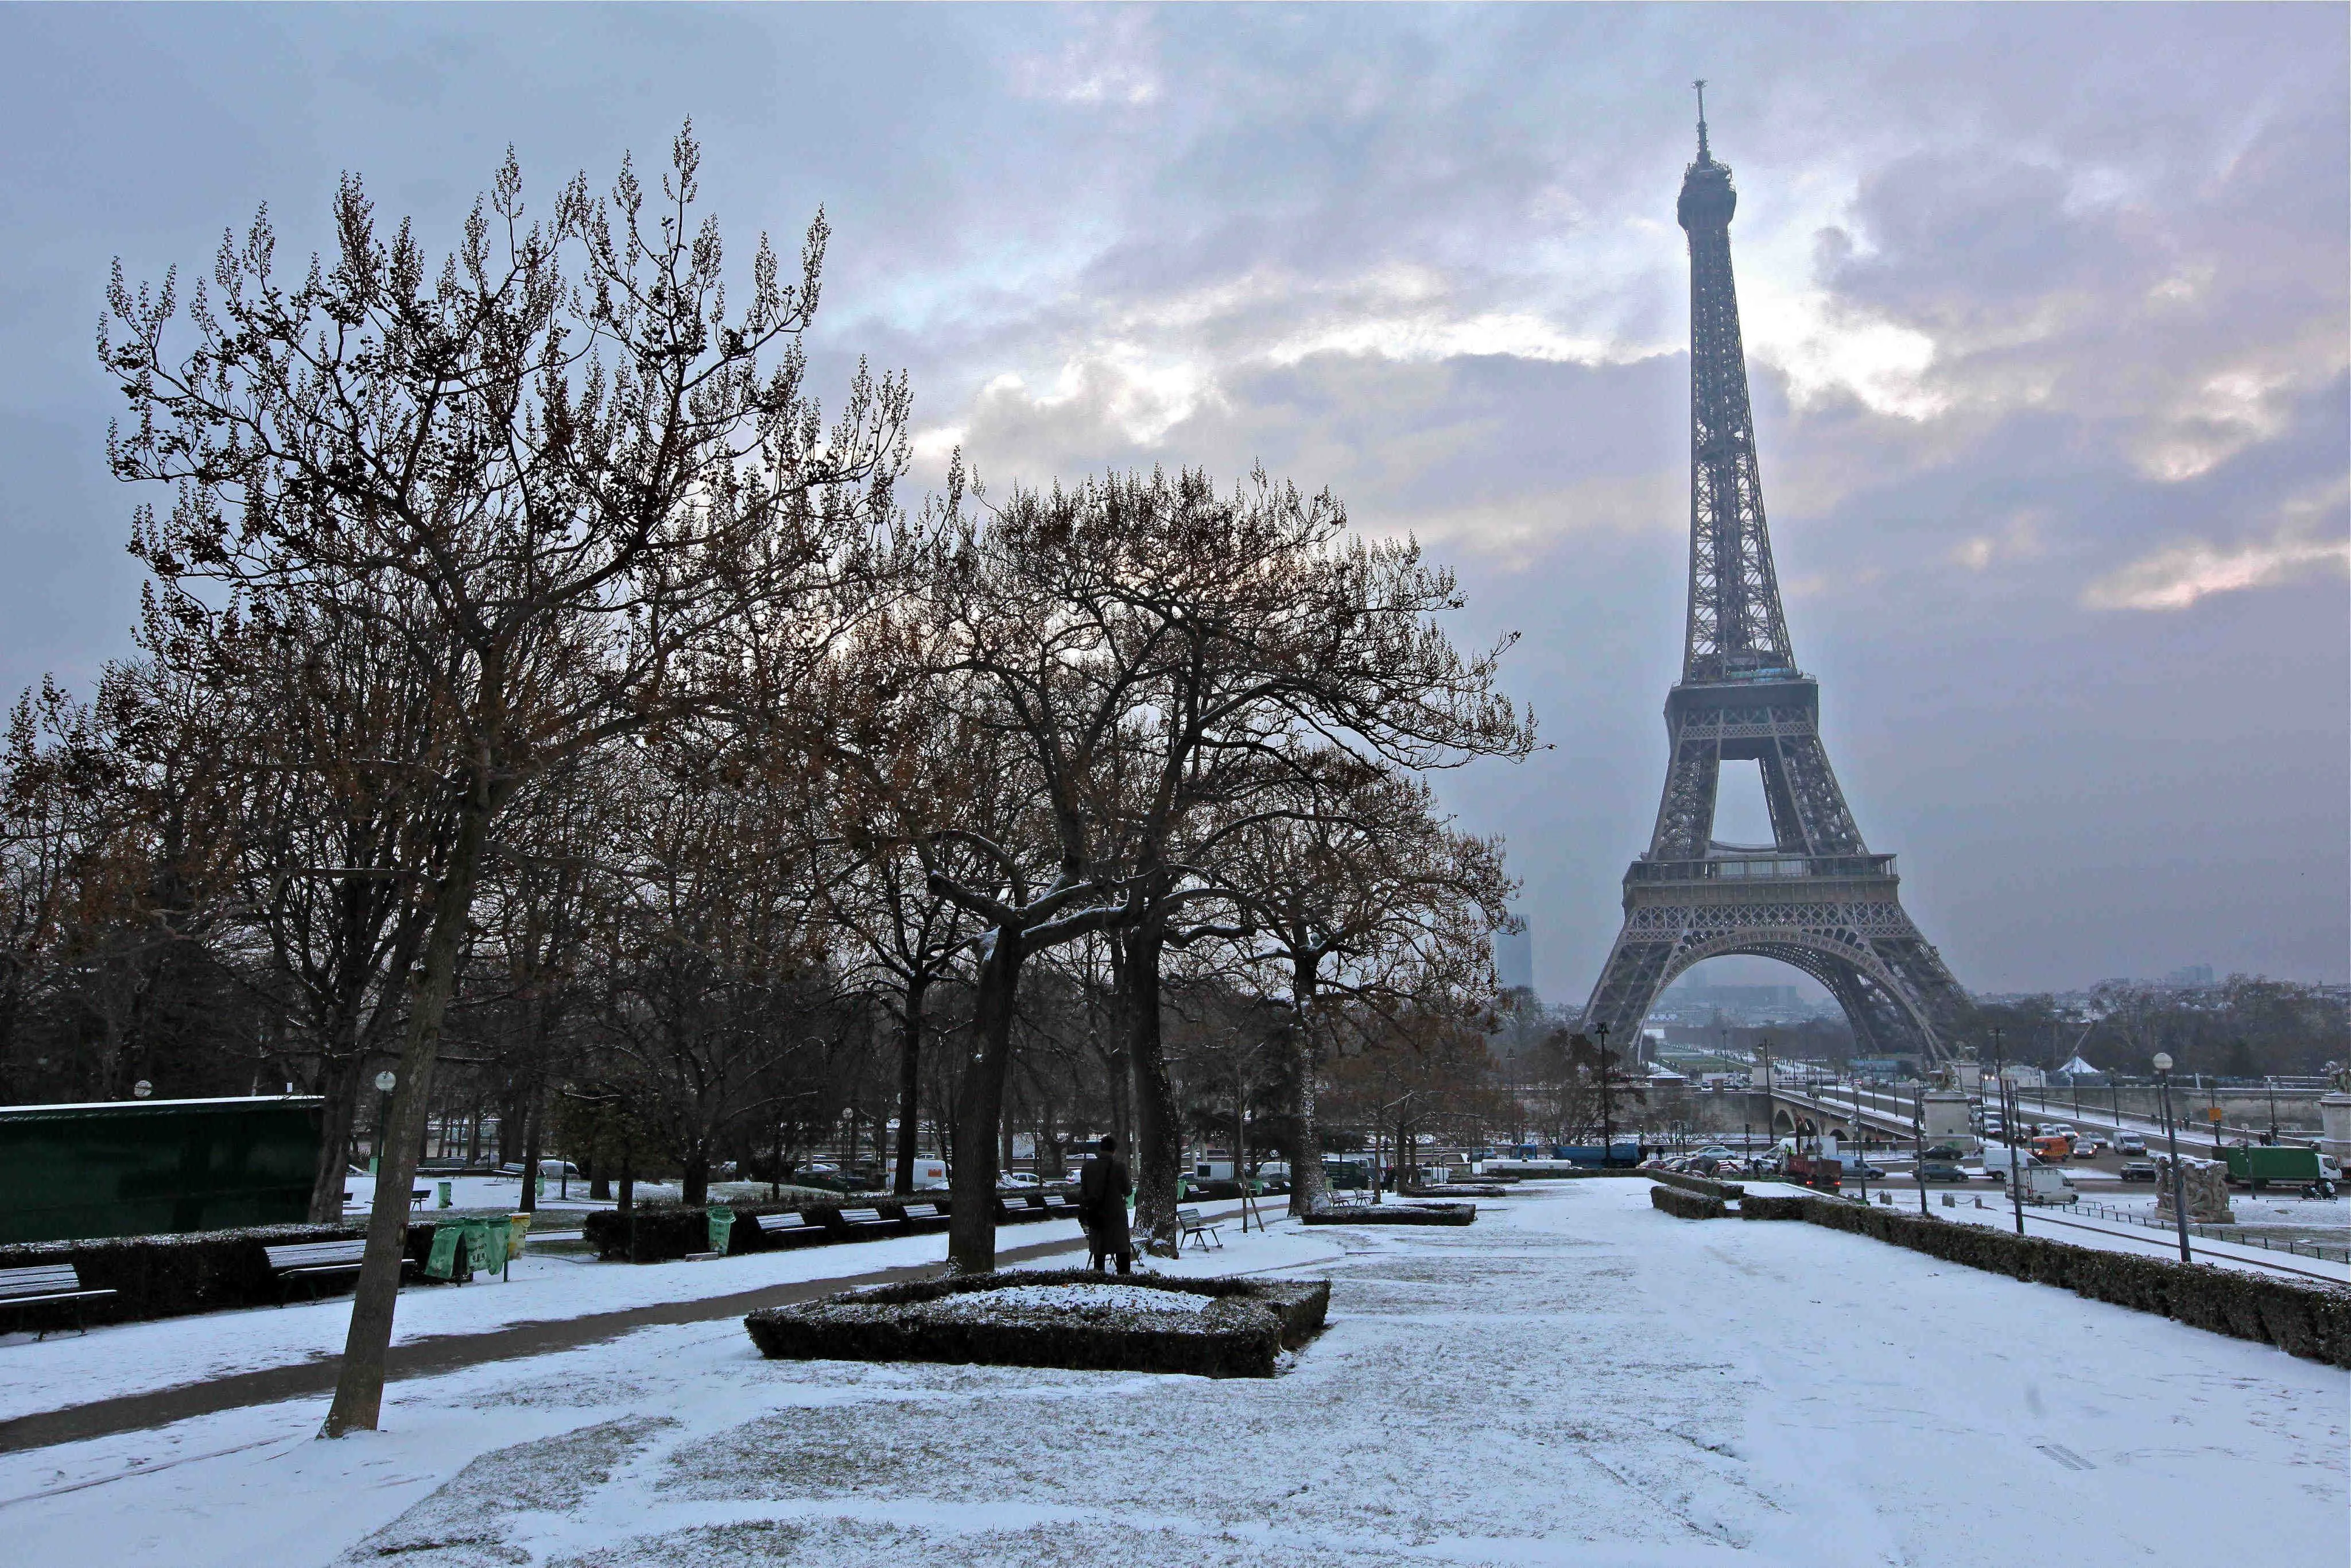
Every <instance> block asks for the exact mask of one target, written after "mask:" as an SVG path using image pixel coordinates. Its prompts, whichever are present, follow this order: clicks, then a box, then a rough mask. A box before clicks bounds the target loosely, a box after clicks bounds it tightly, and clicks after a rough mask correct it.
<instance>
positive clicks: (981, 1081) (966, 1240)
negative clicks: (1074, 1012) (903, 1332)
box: [947, 925, 1028, 1274]
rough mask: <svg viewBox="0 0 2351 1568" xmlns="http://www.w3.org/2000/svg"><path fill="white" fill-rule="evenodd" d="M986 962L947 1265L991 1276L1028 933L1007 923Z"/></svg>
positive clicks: (951, 1179)
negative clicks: (1000, 1144) (999, 1142)
mask: <svg viewBox="0 0 2351 1568" xmlns="http://www.w3.org/2000/svg"><path fill="white" fill-rule="evenodd" d="M993 937H994V940H993V942H992V944H991V945H990V946H989V948H988V951H987V958H986V959H985V960H984V961H983V962H982V963H981V965H980V967H979V992H978V995H977V997H976V998H974V1000H973V1005H972V1019H971V1057H970V1060H968V1061H966V1062H965V1063H964V1068H963V1087H962V1091H961V1092H959V1093H958V1094H957V1095H956V1117H955V1134H956V1138H955V1157H954V1159H953V1160H952V1162H951V1163H950V1164H949V1165H948V1166H947V1192H948V1194H949V1196H950V1197H953V1198H954V1200H955V1214H954V1217H953V1218H951V1219H950V1220H949V1221H948V1223H947V1270H948V1272H950V1273H955V1274H985V1273H987V1272H988V1271H989V1270H992V1269H994V1268H995V1267H996V1178H997V1176H998V1171H997V1168H996V1136H995V1129H996V1128H997V1126H998V1124H1000V1123H1001V1122H1002V1121H1003V1119H1004V1082H1005V1080H1006V1078H1008V1076H1009V1075H1010V1071H1011V1067H1012V1019H1013V1010H1014V1006H1015V1003H1016V1002H1017V1001H1018V999H1019V998H1018V991H1019V985H1020V963H1021V960H1022V959H1023V958H1024V957H1026V956H1028V955H1027V953H1026V950H1025V949H1024V948H1023V946H1022V939H1021V934H1020V933H1019V932H1018V931H1016V930H1014V929H1012V928H1011V927H1009V926H1003V925H999V926H998V927H997V928H996V930H995V932H994V933H993Z"/></svg>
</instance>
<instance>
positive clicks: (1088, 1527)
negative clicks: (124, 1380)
mask: <svg viewBox="0 0 2351 1568" xmlns="http://www.w3.org/2000/svg"><path fill="white" fill-rule="evenodd" d="M1480 1208H1481V1212H1480V1214H1479V1220H1478V1223H1477V1224H1476V1225H1474V1226H1472V1227H1469V1228H1465V1229H1451V1228H1446V1229H1435V1228H1431V1229H1412V1230H1393V1229H1391V1230H1375V1229H1372V1228H1361V1229H1355V1228H1346V1227H1331V1228H1316V1229H1314V1230H1312V1231H1306V1232H1301V1231H1299V1230H1296V1229H1294V1228H1291V1227H1290V1226H1289V1225H1288V1224H1287V1223H1280V1224H1277V1226H1276V1227H1275V1228H1274V1230H1273V1232H1272V1234H1271V1235H1270V1236H1263V1237H1260V1236H1255V1235H1252V1236H1250V1237H1249V1238H1246V1239H1244V1238H1241V1237H1240V1236H1238V1234H1237V1233H1235V1232H1233V1231H1231V1230H1229V1229H1228V1232H1227V1237H1228V1241H1229V1242H1230V1245H1229V1247H1228V1249H1226V1251H1225V1252H1223V1253H1222V1254H1217V1253H1210V1254H1208V1255H1207V1256H1206V1257H1187V1258H1186V1259H1185V1260H1184V1261H1183V1263H1182V1265H1181V1268H1182V1269H1183V1270H1184V1271H1186V1272H1192V1271H1195V1270H1197V1271H1203V1272H1207V1271H1217V1270H1230V1271H1242V1270H1264V1271H1269V1272H1285V1273H1295V1274H1299V1275H1301V1276H1302V1275H1312V1274H1327V1275H1328V1276H1329V1277H1330V1278H1331V1279H1332V1281H1333V1286H1334V1288H1333V1293H1332V1326H1331V1328H1330V1330H1329V1332H1328V1333H1325V1334H1324V1335H1323V1336H1322V1338H1321V1339H1320V1340H1318V1341H1316V1342H1315V1343H1313V1344H1311V1346H1309V1347H1308V1348H1307V1349H1306V1350H1305V1351H1304V1352H1303V1353H1301V1354H1300V1355H1299V1356H1298V1357H1297V1359H1296V1363H1295V1365H1294V1367H1293V1368H1292V1369H1291V1370H1290V1371H1289V1372H1288V1373H1287V1374H1286V1375H1283V1376H1280V1377H1278V1378H1274V1379H1271V1380H1255V1379H1234V1380H1224V1381H1219V1380H1210V1379H1203V1378H1193V1377H1175V1376H1151V1375H1132V1374H1123V1373H1079V1372H1055V1371H1037V1370H1029V1369H1021V1368H1009V1367H1000V1368H998V1367H955V1366H930V1365H904V1366H893V1365H869V1364H844V1363H823V1362H819V1363H789V1362H766V1361H762V1360H760V1359H759V1358H758V1355H757V1354H755V1353H754V1352H753V1350H752V1348H751V1346H750V1344H749V1342H748V1340H747V1337H746V1336H745V1334H744V1333H743V1332H742V1330H741V1328H740V1326H739V1325H738V1324H736V1323H732V1322H719V1323H697V1324H688V1325H682V1326H678V1327H664V1328H655V1329H647V1330H643V1331H641V1332H639V1333H634V1334H632V1335H630V1336H628V1337H627V1338H626V1339H623V1340H621V1341H617V1342H613V1343H605V1344H600V1345H594V1346H589V1347H585V1348H582V1349H580V1350H576V1351H569V1352H565V1353H562V1354H556V1355H549V1356H545V1357H541V1358H538V1359H535V1360H531V1361H528V1362H520V1363H516V1362H507V1363H501V1364H494V1365H487V1366H482V1367H478V1368H473V1369H469V1370H466V1371H462V1372H457V1373H452V1374H449V1375H444V1376H440V1377H435V1378H431V1379H423V1380H417V1381H413V1382H405V1383H402V1384H399V1385H395V1386H394V1388H393V1390H392V1394H391V1397H390V1400H389V1402H388V1406H387V1409H386V1413H385V1426H386V1429H385V1430H384V1431H383V1432H381V1433H379V1434H371V1435H367V1436H362V1437H350V1438H346V1439H344V1440H343V1441H340V1442H337V1443H326V1442H319V1441H314V1440H312V1438H311V1437H310V1433H311V1432H312V1430H313V1429H314V1428H315V1427H316V1424H317V1421H318V1419H319V1414H320V1410H321V1407H322V1402H319V1401H301V1402H296V1403H290V1404H287V1405H281V1406H266V1407H262V1408H257V1409H247V1410H240V1411H233V1412H228V1413H225V1414H223V1415H219V1416H207V1417H204V1418H202V1419H199V1420H195V1421H190V1422H185V1423H182V1424H180V1425H179V1426H176V1427H171V1428H168V1429H165V1430H162V1431H158V1432H152V1433H143V1434H134V1435H128V1436H123V1437H111V1438H105V1439H100V1440H97V1441H93V1442H89V1443H83V1444H76V1445H72V1446H70V1447H64V1448H47V1449H42V1450H38V1451H37V1452H33V1453H28V1454H16V1455H9V1456H5V1457H0V1518H5V1521H6V1525H7V1528H8V1532H9V1540H10V1542H11V1552H12V1555H13V1556H14V1558H15V1559H16V1560H19V1561H24V1562H26V1563H52V1562H57V1563H69V1562H94V1563H107V1564H109V1568H141V1565H146V1564H168V1565H170V1568H206V1565H210V1564H231V1563H234V1564H235V1565H236V1568H246V1565H247V1564H249V1563H255V1562H266V1563H271V1564H272V1565H273V1568H281V1565H282V1568H308V1565H313V1564H318V1565H324V1564H329V1563H374V1562H380V1561H384V1560H387V1556H386V1554H392V1556H393V1558H394V1559H396V1560H397V1561H400V1562H402V1563H413V1564H417V1565H419V1568H423V1564H428V1563H429V1564H432V1565H434V1568H476V1565H478V1568H490V1565H492V1564H530V1565H545V1568H556V1565H559V1564H560V1565H564V1568H589V1565H591V1564H592V1565H594V1568H656V1565H661V1568H667V1565H672V1564H675V1565H680V1568H683V1565H685V1564H693V1565H695V1568H703V1565H705V1564H724V1565H726V1568H751V1565H755V1564H777V1565H780V1564H784V1563H790V1564H794V1565H795V1568H801V1565H806V1568H823V1565H832V1564H872V1565H875V1568H880V1565H882V1564H888V1565H889V1568H933V1565H945V1564H980V1563H988V1564H994V1563H1019V1564H1029V1563H1037V1564H1078V1563H1085V1564H1096V1563H1120V1564H1123V1563H1136V1564H1163V1563H1164V1564H1214V1565H1217V1568H1244V1565H1247V1568H1262V1565H1266V1564H1281V1565H1284V1568H1288V1565H1292V1564H1295V1565H1300V1568H1373V1565H1374V1564H1389V1563H1402V1562H1420V1563H1509V1564H1528V1563H1573V1564H1586V1563H1588V1564H1603V1563H1605V1564H1643V1563H1654V1564H1706V1563H1770V1564H1788V1565H1790V1568H1797V1565H1802V1568H1840V1565H1843V1564H1848V1563H1855V1564H1857V1563H1907V1564H1919V1565H1923V1568H1939V1565H1943V1564H1959V1563H1984V1562H1995V1561H2001V1562H2006V1561H2025V1560H2038V1559H2040V1558H2043V1557H2045V1556H2046V1555H2048V1554H2049V1553H2050V1552H2052V1551H2053V1550H2058V1551H2061V1552H2062V1554H2064V1555H2067V1556H2069V1557H2070V1556H2074V1555H2082V1556H2095V1557H2097V1558H2099V1559H2102V1560H2108V1559H2110V1560H2116V1561H2122V1562H2136V1563H2152V1564H2158V1565H2162V1564H2181V1565H2183V1568H2185V1565H2189V1564H2195V1565H2198V1568H2201V1565H2202V1564H2205V1563H2211V1562H2215V1561H2231V1560H2235V1559H2236V1558H2239V1557H2242V1556H2249V1555H2251V1556H2255V1557H2257V1559H2258V1560H2259V1561H2262V1562H2264V1563H2280V1564H2294V1565H2297V1568H2299V1565H2301V1564H2304V1563H2339V1562H2342V1561H2344V1559H2345V1549H2346V1501H2351V1495H2346V1494H2347V1493H2351V1475H2346V1457H2345V1456H2346V1438H2351V1433H2346V1405H2351V1401H2346V1394H2347V1393H2351V1379H2346V1375H2345V1374H2343V1373H2342V1372H2340V1371H2337V1370H2335V1369H2331V1368H2327V1367H2323V1366H2318V1365H2315V1364H2311V1363H2308V1362H2303V1361H2297V1360H2294V1358H2292V1357H2290V1356H2287V1355H2285V1354H2283V1353H2281V1352H2278V1351H2274V1350H2270V1349H2267V1348H2264V1347H2262V1346H2259V1345H2253V1344H2248V1343H2242V1342H2240V1341H2235V1340H2230V1339H2225V1338H2221V1337H2220V1336H2218V1335H2213V1334H2208V1333H2200V1332H2199V1331H2196V1330H2193V1329H2189V1328H2184V1327H2182V1326H2180V1325H2179V1324H2177V1323H2172V1322H2166V1321H2165V1320H2163V1319H2160V1318H2155V1317H2151V1316H2147V1315H2146V1314H2143V1313H2137V1312H2128V1311H2126V1310H2124V1309H2121V1308H2117V1307H2109V1306H2105V1305H2102V1304H2099V1303H2097V1302H2093V1301H2083V1300H2081V1299H2080V1298H2078V1297H2076V1296H2074V1295H2072V1294H2071V1293H2070V1292H2065V1291H2054V1290H2050V1289H2047V1288H2045V1287H2041V1286H2034V1285H2027V1284H2022V1283H2020V1282H2018V1281H2012V1280H2007V1279H2003V1278H2001V1277H1999V1276H1996V1275H1991V1274H1986V1273H1983V1272H1980V1271H1979V1270H1970V1269H1964V1268H1957V1267H1953V1266H1950V1265H1947V1264H1942V1263H1938V1262H1936V1261H1934V1260H1931V1259H1928V1258H1925V1257H1922V1256H1920V1255H1918V1254H1916V1253H1912V1252H1907V1251H1905V1250H1902V1249H1897V1248H1892V1247H1886V1246H1884V1245H1882V1244H1879V1243H1876V1242H1873V1241H1870V1240H1867V1239H1864V1238H1860V1237H1854V1236H1847V1235H1844V1234H1841V1233H1838V1232H1834V1231H1830V1230H1826V1229H1823V1228H1819V1227H1816V1226H1807V1225H1751V1224H1736V1223H1730V1224H1708V1223H1691V1222H1687V1221H1681V1220H1676V1219H1673V1218H1667V1216H1665V1215H1663V1214H1660V1213H1657V1212H1656V1211H1655V1210H1653V1209H1652V1208H1651V1207H1649V1205H1648V1191H1647V1184H1646V1183H1641V1182H1575V1183H1562V1184H1558V1185H1556V1186H1547V1187H1539V1188H1536V1189H1533V1190H1531V1191H1529V1192H1527V1193H1526V1195H1525V1196H1521V1197H1512V1198H1510V1199H1508V1200H1504V1201H1502V1202H1499V1203H1495V1204H1485V1205H1481V1206H1480ZM840 1250H841V1249H828V1251H829V1252H830V1254H831V1256H834V1257H838V1256H839V1253H840ZM688 1267H691V1266H688ZM652 1271H653V1270H632V1271H631V1272H640V1273H642V1272H652ZM94 1337H95V1336H94ZM126 1472H131V1473H127V1474H126ZM66 1489H73V1490H66Z"/></svg>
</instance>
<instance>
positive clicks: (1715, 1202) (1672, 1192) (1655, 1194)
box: [1649, 1186, 1730, 1219]
mask: <svg viewBox="0 0 2351 1568" xmlns="http://www.w3.org/2000/svg"><path fill="white" fill-rule="evenodd" d="M1649 1207H1652V1208H1662V1209H1664V1210H1665V1211H1666V1212H1667V1214H1670V1215H1672V1216H1673V1217H1674V1218H1677V1219H1728V1218H1730V1208H1729V1205H1727V1204H1725V1203H1724V1202H1723V1201H1722V1199H1720V1198H1719V1197H1708V1196H1707V1195H1706V1194H1704V1193H1698V1192H1682V1191H1679V1190H1677V1188H1674V1187H1670V1186H1653V1187H1651V1188H1650V1189H1649Z"/></svg>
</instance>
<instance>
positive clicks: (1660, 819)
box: [1608, 734, 1722, 1029]
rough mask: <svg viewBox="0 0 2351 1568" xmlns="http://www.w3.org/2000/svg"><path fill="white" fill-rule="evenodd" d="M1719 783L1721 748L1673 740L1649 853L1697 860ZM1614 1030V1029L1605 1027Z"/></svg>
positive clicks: (1702, 740) (1708, 836)
mask: <svg viewBox="0 0 2351 1568" xmlns="http://www.w3.org/2000/svg"><path fill="white" fill-rule="evenodd" d="M1721 779H1722V746H1721V743H1720V742H1719V741H1717V740H1715V739H1713V738H1712V737H1697V736H1689V735H1684V734H1677V735H1676V736H1675V737H1674V756H1673V760H1672V761H1671V762H1670V763H1668V764H1667V768H1666V792H1665V794H1664V795H1663V796H1662V797H1661V798H1660V799H1659V800H1658V801H1657V826H1656V831H1655V832H1654V833H1652V834H1651V835H1650V850H1649V853H1650V854H1651V855H1652V856H1654V857H1656V858H1657V859H1660V860H1696V859H1698V858H1699V857H1700V856H1702V855H1704V854H1705V853H1706V852H1707V845H1708V842H1709V841H1711V840H1712V838H1713V836H1714V800H1715V792H1716V790H1717V789H1718V787H1719V784H1720V782H1721ZM1608 1027H1609V1028H1611V1029H1614V1028H1615V1027H1616V1026H1615V1025H1614V1024H1611V1025H1609V1026H1608Z"/></svg>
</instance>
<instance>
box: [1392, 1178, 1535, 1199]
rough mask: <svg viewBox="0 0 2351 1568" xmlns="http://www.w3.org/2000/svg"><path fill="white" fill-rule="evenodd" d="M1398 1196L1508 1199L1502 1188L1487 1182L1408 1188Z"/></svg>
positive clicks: (1459, 1182) (1456, 1182) (1465, 1182)
mask: <svg viewBox="0 0 2351 1568" xmlns="http://www.w3.org/2000/svg"><path fill="white" fill-rule="evenodd" d="M1397 1196H1399V1197H1510V1194H1509V1193H1508V1192H1506V1191H1504V1190H1503V1189H1502V1188H1501V1187H1499V1186H1493V1185H1491V1184H1490V1183H1487V1182H1474V1181H1447V1182H1439V1183H1437V1185H1436V1186H1408V1187H1405V1189H1403V1191H1402V1192H1401V1193H1399V1194H1398V1195H1397Z"/></svg>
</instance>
